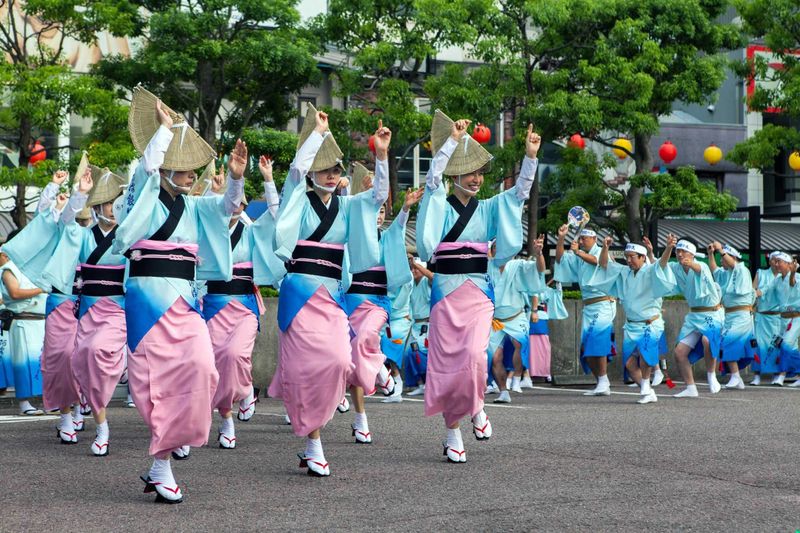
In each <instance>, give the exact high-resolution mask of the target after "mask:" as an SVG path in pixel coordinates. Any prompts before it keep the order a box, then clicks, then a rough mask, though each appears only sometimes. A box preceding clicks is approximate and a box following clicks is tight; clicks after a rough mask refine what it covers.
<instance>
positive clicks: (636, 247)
mask: <svg viewBox="0 0 800 533" xmlns="http://www.w3.org/2000/svg"><path fill="white" fill-rule="evenodd" d="M625 251H626V252H633V253H636V254H639V255H644V256H647V248H645V247H644V246H642V245H641V244H636V243H633V242H629V243H628V244H627V245H626V246H625Z"/></svg>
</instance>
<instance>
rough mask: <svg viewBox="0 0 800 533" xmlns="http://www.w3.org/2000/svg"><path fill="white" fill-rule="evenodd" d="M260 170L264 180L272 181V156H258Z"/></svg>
mask: <svg viewBox="0 0 800 533" xmlns="http://www.w3.org/2000/svg"><path fill="white" fill-rule="evenodd" d="M258 171H259V172H261V177H262V178H264V181H272V158H270V157H269V156H266V155H262V156H261V157H259V158H258Z"/></svg>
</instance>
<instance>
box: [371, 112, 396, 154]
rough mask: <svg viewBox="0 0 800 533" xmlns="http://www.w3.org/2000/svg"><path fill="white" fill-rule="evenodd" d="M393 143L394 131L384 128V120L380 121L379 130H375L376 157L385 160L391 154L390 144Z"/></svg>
mask: <svg viewBox="0 0 800 533" xmlns="http://www.w3.org/2000/svg"><path fill="white" fill-rule="evenodd" d="M391 142H392V130H390V129H389V128H387V127H384V125H383V120H378V129H377V130H375V156H376V157H377V158H378V159H380V160H384V159H386V157H387V156H388V154H389V144H390V143H391Z"/></svg>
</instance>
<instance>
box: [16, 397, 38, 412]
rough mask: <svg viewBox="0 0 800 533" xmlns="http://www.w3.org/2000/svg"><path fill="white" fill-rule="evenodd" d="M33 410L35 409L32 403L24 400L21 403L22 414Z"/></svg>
mask: <svg viewBox="0 0 800 533" xmlns="http://www.w3.org/2000/svg"><path fill="white" fill-rule="evenodd" d="M33 408H34V407H33V406H32V405H31V402H29V401H28V400H22V401H21V402H19V410H20V412H23V413H24V412H25V411H29V410H31V409H33Z"/></svg>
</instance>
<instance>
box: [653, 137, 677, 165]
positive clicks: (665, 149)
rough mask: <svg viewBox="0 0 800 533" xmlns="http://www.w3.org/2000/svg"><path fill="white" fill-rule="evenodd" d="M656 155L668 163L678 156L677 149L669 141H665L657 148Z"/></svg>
mask: <svg viewBox="0 0 800 533" xmlns="http://www.w3.org/2000/svg"><path fill="white" fill-rule="evenodd" d="M658 156H659V157H660V158H661V160H662V161H664V163H666V164H668V165H669V164H670V163H672V162H673V161H675V158H676V157H678V149H677V148H675V145H674V144H672V143H671V142H669V141H665V142H664V144H662V145H661V147H660V148H659V149H658Z"/></svg>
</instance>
